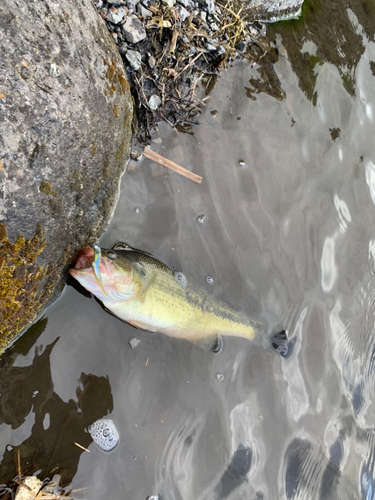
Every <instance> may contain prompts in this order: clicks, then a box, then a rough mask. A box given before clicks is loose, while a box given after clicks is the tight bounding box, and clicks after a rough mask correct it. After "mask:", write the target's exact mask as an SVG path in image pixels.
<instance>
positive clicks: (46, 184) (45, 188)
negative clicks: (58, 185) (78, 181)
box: [39, 181, 53, 195]
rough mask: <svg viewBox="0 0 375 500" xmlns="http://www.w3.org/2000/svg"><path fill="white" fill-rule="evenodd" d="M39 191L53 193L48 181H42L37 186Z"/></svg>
mask: <svg viewBox="0 0 375 500" xmlns="http://www.w3.org/2000/svg"><path fill="white" fill-rule="evenodd" d="M39 191H40V192H41V193H43V194H47V195H50V194H53V189H52V186H51V184H50V183H49V182H47V181H43V182H42V183H41V185H40V186H39Z"/></svg>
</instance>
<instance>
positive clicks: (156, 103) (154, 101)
mask: <svg viewBox="0 0 375 500" xmlns="http://www.w3.org/2000/svg"><path fill="white" fill-rule="evenodd" d="M148 105H149V106H150V109H152V111H156V110H157V109H158V108H160V106H161V99H160V97H159V96H158V95H156V94H153V95H152V96H151V97H150V99H149V100H148Z"/></svg>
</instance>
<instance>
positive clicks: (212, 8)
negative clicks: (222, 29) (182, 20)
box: [203, 0, 215, 14]
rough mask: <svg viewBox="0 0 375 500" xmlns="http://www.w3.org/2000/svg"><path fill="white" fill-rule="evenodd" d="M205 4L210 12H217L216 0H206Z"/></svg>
mask: <svg viewBox="0 0 375 500" xmlns="http://www.w3.org/2000/svg"><path fill="white" fill-rule="evenodd" d="M203 6H204V8H205V9H206V10H207V12H208V13H209V14H213V13H214V12H215V0H204V1H203Z"/></svg>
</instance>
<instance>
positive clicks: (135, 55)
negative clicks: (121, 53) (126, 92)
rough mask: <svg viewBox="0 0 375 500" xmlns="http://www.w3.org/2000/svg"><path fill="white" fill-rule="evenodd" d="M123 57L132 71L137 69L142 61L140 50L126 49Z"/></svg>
mask: <svg viewBox="0 0 375 500" xmlns="http://www.w3.org/2000/svg"><path fill="white" fill-rule="evenodd" d="M125 57H126V59H127V60H128V61H129V64H130V66H131V67H132V68H133V69H134V71H138V70H139V68H140V67H141V63H142V59H141V54H140V52H137V51H136V50H128V51H127V52H126V54H125Z"/></svg>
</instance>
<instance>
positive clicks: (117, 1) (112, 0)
mask: <svg viewBox="0 0 375 500" xmlns="http://www.w3.org/2000/svg"><path fill="white" fill-rule="evenodd" d="M107 3H109V4H110V5H118V6H120V5H126V1H125V0H107Z"/></svg>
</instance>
